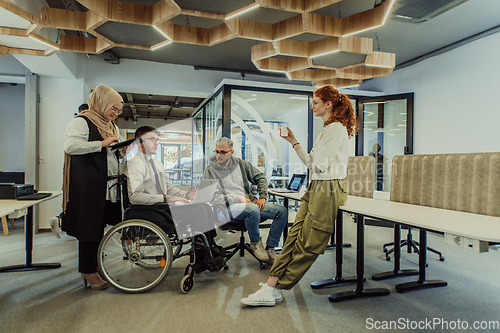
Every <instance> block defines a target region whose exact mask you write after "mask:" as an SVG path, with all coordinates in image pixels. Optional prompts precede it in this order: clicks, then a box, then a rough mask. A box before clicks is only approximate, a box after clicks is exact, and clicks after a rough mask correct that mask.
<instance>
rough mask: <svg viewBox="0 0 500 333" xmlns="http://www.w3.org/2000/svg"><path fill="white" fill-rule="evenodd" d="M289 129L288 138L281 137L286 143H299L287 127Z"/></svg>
mask: <svg viewBox="0 0 500 333" xmlns="http://www.w3.org/2000/svg"><path fill="white" fill-rule="evenodd" d="M287 129H288V135H286V136H283V135H280V136H281V137H282V138H283V139H285V140H286V141H288V142H290V143H294V142H296V141H297V139H295V135H294V134H293V132H292V130H291V129H290V127H287Z"/></svg>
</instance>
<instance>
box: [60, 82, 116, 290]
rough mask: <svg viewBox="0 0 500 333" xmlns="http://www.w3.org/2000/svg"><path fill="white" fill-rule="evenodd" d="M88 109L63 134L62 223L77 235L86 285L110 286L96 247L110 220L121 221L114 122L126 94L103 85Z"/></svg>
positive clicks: (74, 235) (73, 234) (66, 228)
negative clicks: (112, 177)
mask: <svg viewBox="0 0 500 333" xmlns="http://www.w3.org/2000/svg"><path fill="white" fill-rule="evenodd" d="M88 105H89V109H88V110H85V111H83V112H81V113H79V114H78V116H76V117H74V118H73V119H72V120H71V122H70V123H69V124H68V127H67V128H66V138H65V139H64V151H65V158H64V180H63V211H64V214H63V219H62V229H63V230H64V231H66V233H67V234H68V235H71V236H73V237H76V238H77V239H78V270H79V272H80V273H81V276H82V279H83V285H84V286H87V283H90V286H91V287H92V289H106V288H107V287H108V283H107V282H105V281H103V280H102V279H101V277H100V276H99V274H98V273H97V252H98V249H99V243H100V242H101V240H102V237H103V235H104V227H105V226H106V224H117V223H119V222H120V221H121V205H120V202H119V200H120V198H117V190H116V186H113V184H114V183H115V182H116V181H115V180H113V181H108V179H107V177H108V176H110V175H117V174H118V173H119V164H118V158H117V155H116V154H117V151H115V150H111V149H109V145H111V144H114V143H117V142H119V138H120V135H119V133H118V128H117V127H116V126H115V125H114V124H113V123H112V120H114V119H116V118H117V117H118V115H119V114H120V113H122V109H123V99H122V97H121V96H120V94H118V93H117V92H116V91H114V90H113V89H112V88H110V87H108V86H105V85H99V86H97V87H96V88H95V90H94V91H93V92H92V93H91V94H90V96H89V99H88Z"/></svg>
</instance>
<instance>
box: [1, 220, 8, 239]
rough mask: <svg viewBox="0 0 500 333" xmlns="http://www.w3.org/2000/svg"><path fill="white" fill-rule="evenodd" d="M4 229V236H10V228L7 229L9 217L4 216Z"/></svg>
mask: <svg viewBox="0 0 500 333" xmlns="http://www.w3.org/2000/svg"><path fill="white" fill-rule="evenodd" d="M2 227H3V234H4V235H5V236H8V235H9V228H8V227H7V217H5V216H2Z"/></svg>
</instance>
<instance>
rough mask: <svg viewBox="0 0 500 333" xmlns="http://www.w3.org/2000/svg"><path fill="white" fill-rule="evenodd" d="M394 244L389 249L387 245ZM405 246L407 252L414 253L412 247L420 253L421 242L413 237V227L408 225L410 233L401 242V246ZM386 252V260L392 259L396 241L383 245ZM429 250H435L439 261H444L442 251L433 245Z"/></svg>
mask: <svg viewBox="0 0 500 333" xmlns="http://www.w3.org/2000/svg"><path fill="white" fill-rule="evenodd" d="M389 246H392V249H387V247H389ZM404 246H406V247H407V249H406V252H407V253H412V249H413V250H414V251H415V253H416V254H420V250H419V247H420V244H419V243H418V242H417V241H414V240H413V238H412V234H411V227H408V233H407V234H406V239H403V240H402V241H401V243H400V244H399V247H400V248H403V247H404ZM383 249H384V252H385V260H387V261H391V257H389V255H390V254H391V253H392V252H394V242H390V243H386V244H384V246H383ZM427 251H430V252H433V253H435V254H437V255H438V256H439V261H444V257H443V255H442V253H441V252H439V251H437V250H435V249H433V248H432V247H427Z"/></svg>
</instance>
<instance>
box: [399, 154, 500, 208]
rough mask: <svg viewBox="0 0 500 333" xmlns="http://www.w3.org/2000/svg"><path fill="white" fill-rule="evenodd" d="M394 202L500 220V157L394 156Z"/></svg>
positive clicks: (477, 155) (470, 155)
mask: <svg viewBox="0 0 500 333" xmlns="http://www.w3.org/2000/svg"><path fill="white" fill-rule="evenodd" d="M391 201H396V202H403V203H409V204H414V205H421V206H429V207H436V208H443V209H450V210H456V211H461V212H468V213H475V214H483V215H491V216H499V217H500V153H468V154H436V155H402V156H395V157H394V159H393V160H392V178H391Z"/></svg>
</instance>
